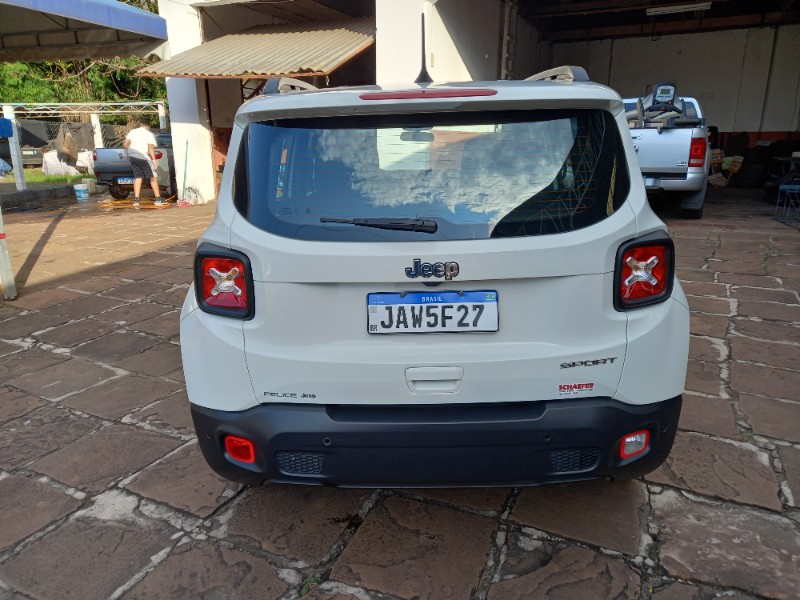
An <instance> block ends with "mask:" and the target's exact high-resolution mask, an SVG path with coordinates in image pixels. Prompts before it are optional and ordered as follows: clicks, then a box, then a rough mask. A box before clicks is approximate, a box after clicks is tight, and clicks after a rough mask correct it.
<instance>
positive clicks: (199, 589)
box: [125, 543, 288, 600]
mask: <svg viewBox="0 0 800 600" xmlns="http://www.w3.org/2000/svg"><path fill="white" fill-rule="evenodd" d="M287 587H288V586H287V584H286V582H284V581H282V580H281V579H280V578H279V577H278V573H277V569H276V568H275V567H273V566H272V565H270V564H269V562H268V561H266V560H265V559H263V558H257V557H255V556H253V555H252V554H247V553H246V552H242V551H240V550H235V549H230V548H225V547H224V546H219V545H211V544H198V543H193V544H188V545H185V546H181V547H180V548H177V549H175V550H174V551H173V552H172V553H171V554H170V556H169V557H167V559H166V560H164V561H163V562H162V563H160V564H159V565H158V566H157V567H156V568H155V569H154V570H152V571H150V572H149V573H148V574H147V575H146V576H145V578H144V579H143V580H142V581H141V583H139V584H137V585H136V586H135V587H134V588H133V589H132V590H131V591H130V592H129V593H128V594H126V595H125V598H126V600H151V599H152V598H186V599H187V600H190V599H194V598H208V599H209V600H210V599H216V598H219V599H220V600H222V599H223V598H224V599H227V600H237V599H238V600H250V599H252V598H265V599H267V598H278V597H280V596H281V595H282V594H283V593H284V592H285V591H286V588H287Z"/></svg>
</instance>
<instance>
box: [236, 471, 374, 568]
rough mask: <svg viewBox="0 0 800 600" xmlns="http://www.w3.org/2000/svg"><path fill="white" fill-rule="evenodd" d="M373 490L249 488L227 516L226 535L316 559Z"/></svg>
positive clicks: (310, 560) (305, 559)
mask: <svg viewBox="0 0 800 600" xmlns="http://www.w3.org/2000/svg"><path fill="white" fill-rule="evenodd" d="M370 495H371V492H369V491H365V490H346V489H337V488H318V487H305V486H281V485H271V486H267V487H263V488H253V489H251V490H249V491H248V492H247V494H246V496H245V497H244V498H243V499H242V501H241V502H239V503H237V504H236V505H235V506H234V509H235V510H233V514H232V515H231V516H230V517H229V518H228V517H226V518H225V520H224V521H225V524H224V525H223V528H224V530H225V532H226V534H227V535H228V536H231V537H232V538H233V539H237V538H239V539H241V541H242V543H244V544H247V545H251V546H255V547H257V548H260V549H261V550H265V551H267V552H272V553H274V554H280V555H281V556H286V557H288V558H291V559H294V560H298V561H302V562H304V563H307V564H310V565H314V564H317V563H318V562H319V561H321V560H322V559H323V558H324V557H325V556H326V555H327V554H328V553H329V552H330V551H331V550H332V548H333V545H334V543H335V542H336V540H337V539H338V538H339V536H340V535H341V534H342V533H343V532H344V530H345V528H346V527H347V525H348V524H349V523H350V521H352V520H353V519H355V518H356V516H357V514H358V511H359V510H360V509H361V506H362V504H363V503H364V502H365V501H366V500H367V498H369V496H370Z"/></svg>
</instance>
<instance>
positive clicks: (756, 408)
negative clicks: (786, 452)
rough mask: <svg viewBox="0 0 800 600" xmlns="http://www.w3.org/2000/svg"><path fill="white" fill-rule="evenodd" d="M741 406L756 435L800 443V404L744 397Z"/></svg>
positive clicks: (741, 398) (740, 399)
mask: <svg viewBox="0 0 800 600" xmlns="http://www.w3.org/2000/svg"><path fill="white" fill-rule="evenodd" d="M739 406H740V407H741V409H742V412H743V413H744V414H745V415H746V416H747V421H748V423H750V426H751V427H752V428H753V432H754V433H757V434H759V435H766V436H768V437H773V438H777V439H780V440H787V441H790V442H800V402H790V401H786V400H776V399H774V398H762V397H758V396H746V395H742V396H740V397H739Z"/></svg>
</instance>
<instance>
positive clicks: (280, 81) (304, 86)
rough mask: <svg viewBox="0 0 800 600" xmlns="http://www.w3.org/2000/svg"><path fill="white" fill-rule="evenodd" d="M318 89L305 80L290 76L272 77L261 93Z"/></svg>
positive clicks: (283, 92) (284, 92)
mask: <svg viewBox="0 0 800 600" xmlns="http://www.w3.org/2000/svg"><path fill="white" fill-rule="evenodd" d="M316 89H319V88H317V86H315V85H311V84H310V83H308V82H306V81H300V80H299V79H294V78H292V77H273V78H272V79H268V80H267V83H266V84H265V85H264V88H263V89H262V90H261V93H262V94H265V95H266V94H286V93H287V92H299V91H302V90H316Z"/></svg>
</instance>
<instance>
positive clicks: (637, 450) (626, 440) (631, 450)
mask: <svg viewBox="0 0 800 600" xmlns="http://www.w3.org/2000/svg"><path fill="white" fill-rule="evenodd" d="M649 447H650V432H649V431H648V430H647V429H640V430H639V431H634V432H633V433H629V434H628V435H626V436H623V437H622V441H621V442H620V444H619V457H620V458H633V457H634V456H639V455H640V454H641V453H642V452H644V451H645V450H647V449H648V448H649Z"/></svg>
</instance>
